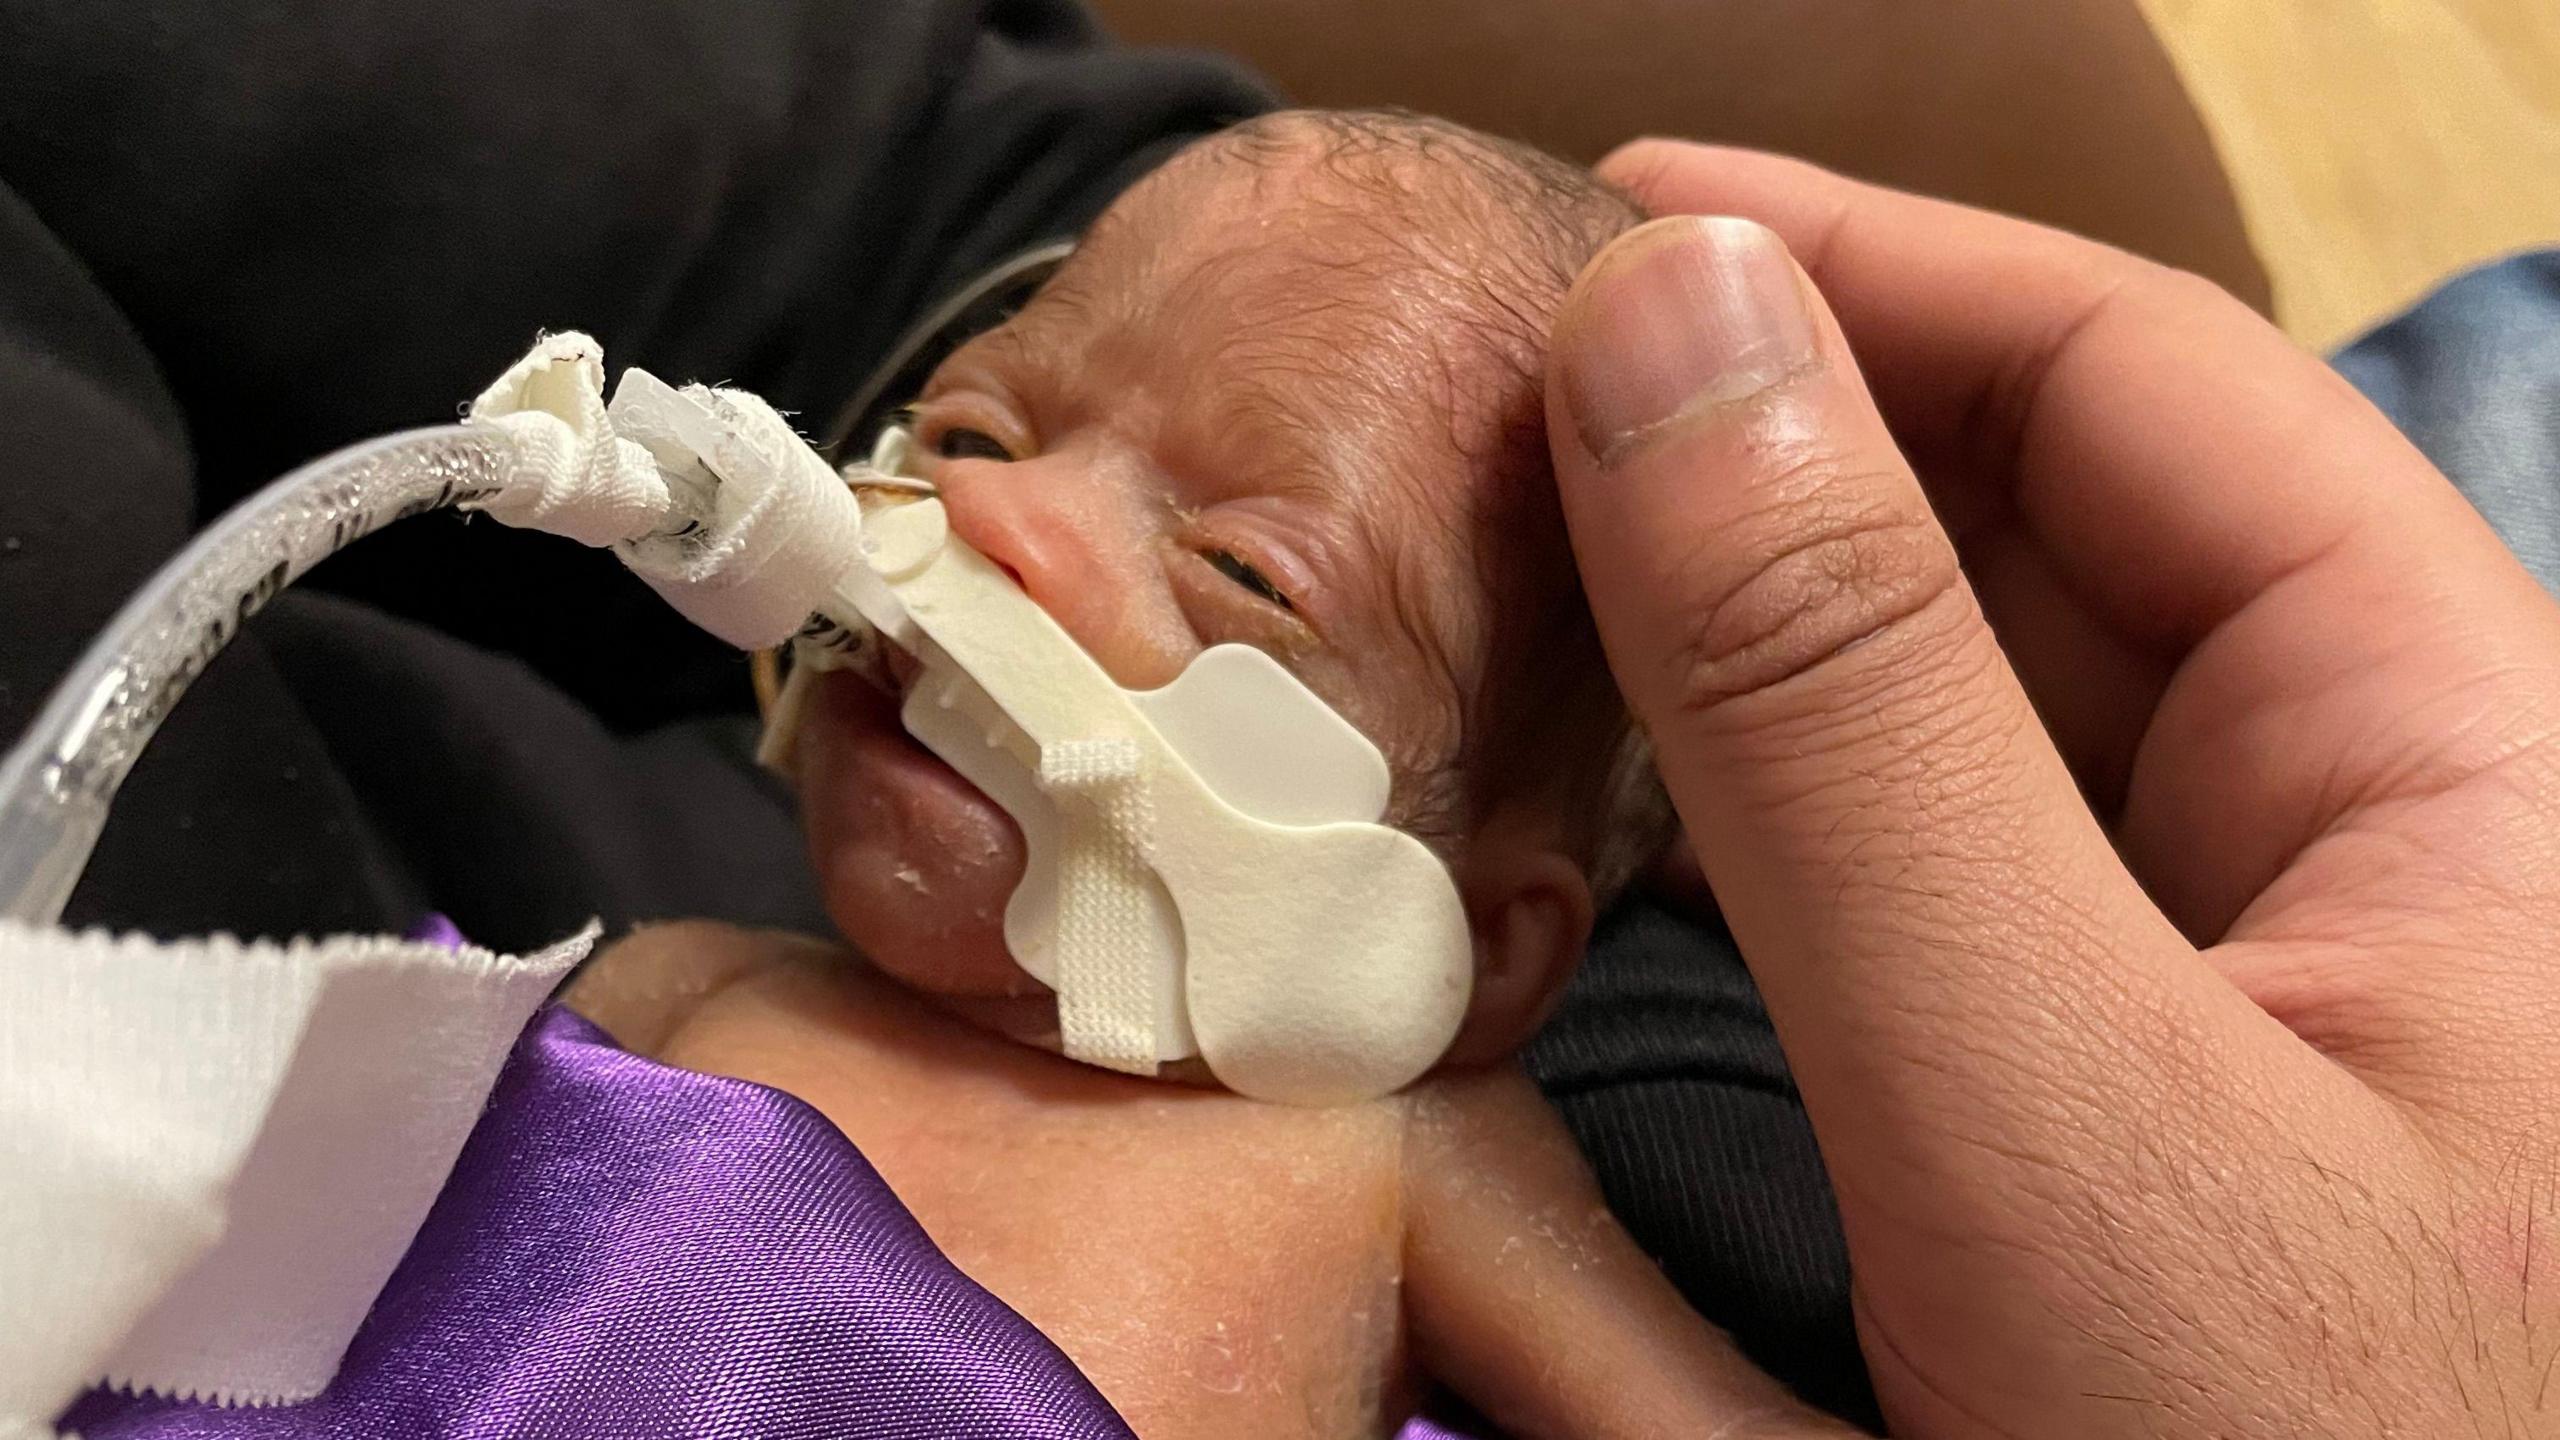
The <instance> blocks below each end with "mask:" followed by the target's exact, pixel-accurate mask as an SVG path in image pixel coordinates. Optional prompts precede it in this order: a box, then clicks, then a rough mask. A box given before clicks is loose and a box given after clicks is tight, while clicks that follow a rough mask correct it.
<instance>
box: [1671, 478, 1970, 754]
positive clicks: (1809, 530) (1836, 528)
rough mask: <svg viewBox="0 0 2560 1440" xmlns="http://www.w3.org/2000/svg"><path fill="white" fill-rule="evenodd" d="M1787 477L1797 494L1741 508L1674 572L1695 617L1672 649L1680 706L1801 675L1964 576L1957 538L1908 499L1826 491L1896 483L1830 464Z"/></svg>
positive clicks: (1893, 625)
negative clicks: (1754, 510) (1744, 513)
mask: <svg viewBox="0 0 2560 1440" xmlns="http://www.w3.org/2000/svg"><path fill="white" fill-rule="evenodd" d="M1808 479H1810V480H1811V481H1812V483H1806V482H1807V481H1808ZM1904 483H1905V484H1907V483H1908V482H1907V481H1906V482H1904ZM1784 488H1788V489H1792V490H1797V491H1800V492H1803V493H1804V498H1799V499H1790V500H1786V501H1783V502H1781V503H1779V504H1777V505H1775V506H1773V507H1771V508H1770V509H1767V510H1764V511H1762V512H1760V513H1758V514H1756V515H1752V516H1749V517H1746V518H1745V519H1744V520H1742V521H1741V522H1739V523H1738V524H1737V525H1736V527H1735V530H1736V531H1737V532H1738V533H1732V534H1728V535H1726V536H1724V537H1722V539H1723V542H1724V543H1719V544H1716V545H1714V546H1712V547H1706V548H1701V549H1700V550H1699V551H1697V552H1695V553H1693V554H1692V555H1691V556H1690V557H1689V560H1688V564H1687V567H1686V568H1687V569H1688V571H1689V572H1690V573H1689V574H1688V575H1686V576H1685V577H1682V579H1681V581H1680V582H1679V583H1680V589H1681V591H1682V592H1684V593H1685V595H1686V596H1687V597H1688V599H1689V602H1690V603H1689V605H1688V608H1687V612H1686V613H1687V614H1688V615H1689V616H1690V617H1691V618H1690V621H1689V624H1688V626H1687V627H1686V630H1685V632H1684V633H1683V634H1682V635H1681V636H1680V639H1679V643H1678V644H1677V645H1676V647H1675V650H1674V653H1673V655H1672V657H1671V676H1670V682H1671V686H1672V691H1673V697H1672V703H1673V705H1674V707H1675V708H1676V709H1678V710H1680V711H1684V712H1689V713H1693V714H1697V713H1705V712H1709V711H1715V710H1719V709H1721V708H1723V707H1725V706H1727V705H1729V704H1730V703H1731V702H1733V701H1734V700H1736V699H1738V698H1740V697H1743V696H1747V695H1753V694H1760V693H1765V692H1768V691H1771V690H1774V689H1777V688H1779V687H1782V686H1790V685H1803V684H1806V683H1809V682H1811V681H1812V680H1813V679H1814V678H1815V677H1816V676H1817V675H1819V674H1820V673H1821V672H1824V671H1825V670H1827V669H1834V668H1837V667H1836V665H1835V663H1834V662H1837V661H1839V660H1840V659H1842V657H1844V656H1847V655H1849V654H1850V653H1852V652H1855V651H1857V650H1859V649H1861V648H1863V647H1866V646H1868V645H1870V644H1872V643H1873V642H1874V641H1876V640H1877V639H1878V638H1880V637H1882V636H1884V635H1887V634H1889V633H1891V632H1893V631H1894V630H1896V629H1897V628H1898V627H1904V626H1907V625H1908V624H1909V623H1910V622H1912V621H1913V620H1914V619H1915V617H1917V616H1919V615H1921V614H1922V613H1923V612H1924V611H1927V610H1928V609H1930V608H1931V607H1932V606H1933V605H1934V604H1936V603H1937V602H1938V601H1939V600H1940V599H1941V598H1942V597H1944V596H1946V595H1948V594H1950V593H1952V592H1955V591H1957V590H1958V589H1959V588H1960V586H1961V584H1962V574H1961V571H1960V570H1959V569H1958V568H1957V564H1956V558H1955V552H1954V549H1953V548H1952V547H1951V546H1950V545H1949V544H1948V542H1947V539H1946V537H1945V535H1944V534H1943V533H1942V532H1941V531H1940V530H1939V529H1938V527H1937V525H1936V522H1935V521H1934V520H1933V519H1932V518H1931V517H1930V516H1929V515H1928V513H1927V512H1926V510H1925V508H1924V507H1921V506H1920V505H1919V504H1917V502H1916V501H1911V502H1904V501H1900V500H1896V499H1886V500H1870V501H1867V502H1865V503H1856V502H1852V503H1845V504H1844V503H1842V502H1841V501H1840V500H1839V499H1837V498H1828V497H1838V496H1843V495H1851V496H1854V495H1859V494H1861V493H1863V494H1866V495H1869V496H1872V495H1875V494H1876V493H1877V492H1878V491H1881V490H1887V489H1890V488H1892V487H1890V486H1888V485H1886V484H1884V483H1882V482H1881V481H1880V480H1879V479H1877V478H1875V477H1867V476H1861V475H1856V474H1840V473H1838V472H1833V471H1826V472H1825V473H1823V474H1820V475H1818V476H1812V477H1807V476H1804V475H1801V474H1800V475H1798V476H1796V477H1794V483H1791V484H1790V485H1788V486H1786V487H1784Z"/></svg>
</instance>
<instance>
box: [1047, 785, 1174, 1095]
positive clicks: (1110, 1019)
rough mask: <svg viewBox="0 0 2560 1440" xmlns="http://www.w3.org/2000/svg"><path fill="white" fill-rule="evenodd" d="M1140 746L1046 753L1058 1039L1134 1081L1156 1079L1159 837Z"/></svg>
mask: <svg viewBox="0 0 2560 1440" xmlns="http://www.w3.org/2000/svg"><path fill="white" fill-rule="evenodd" d="M1143 759H1144V753H1143V752H1142V751H1141V750H1140V749H1139V747H1138V743H1137V742H1136V741H1134V740H1126V739H1116V740H1068V741H1061V742H1058V743H1055V744H1050V745H1044V746H1042V747H1041V748H1040V777H1039V778H1040V788H1041V789H1043V790H1045V791H1047V792H1049V795H1050V797H1051V798H1052V799H1053V800H1055V801H1056V802H1057V805H1058V820H1059V824H1060V826H1061V827H1062V828H1063V829H1064V831H1065V832H1066V833H1065V836H1064V838H1065V840H1066V843H1065V844H1064V845H1063V846H1062V847H1061V850H1060V858H1059V864H1058V932H1057V934H1058V939H1057V959H1056V962H1055V963H1056V966H1057V976H1058V986H1057V990H1058V1039H1059V1044H1060V1046H1061V1047H1062V1048H1063V1049H1065V1051H1066V1052H1067V1053H1068V1054H1069V1055H1072V1056H1074V1057H1075V1058H1076V1059H1078V1060H1082V1061H1085V1062H1086V1063H1088V1064H1092V1065H1100V1066H1103V1067H1105V1068H1108V1069H1112V1070H1121V1071H1126V1072H1128V1073H1130V1074H1133V1075H1152V1074H1154V1073H1155V1069H1156V1033H1155V1032H1156V1010H1157V996H1156V993H1155V987H1156V983H1157V976H1156V972H1155V969H1154V967H1153V966H1152V965H1151V964H1150V963H1149V955H1150V947H1149V943H1148V942H1149V926H1150V921H1149V918H1148V914H1147V908H1146V900H1145V896H1146V894H1147V890H1148V887H1149V886H1151V885H1152V884H1153V880H1152V878H1151V877H1150V875H1149V873H1148V864H1147V851H1148V847H1149V846H1150V844H1151V843H1152V838H1153V834H1154V829H1155V813H1154V810H1153V808H1152V807H1151V806H1150V805H1149V803H1148V798H1147V787H1146V780H1145V777H1144V775H1143V774H1141V763H1142V761H1143Z"/></svg>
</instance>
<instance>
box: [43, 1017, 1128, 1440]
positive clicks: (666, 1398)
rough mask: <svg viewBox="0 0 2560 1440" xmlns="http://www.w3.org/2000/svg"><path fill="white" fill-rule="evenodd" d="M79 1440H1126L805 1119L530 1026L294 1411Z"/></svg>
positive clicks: (787, 1107) (559, 1020) (752, 1095)
mask: <svg viewBox="0 0 2560 1440" xmlns="http://www.w3.org/2000/svg"><path fill="white" fill-rule="evenodd" d="M63 1423H64V1424H65V1425H66V1426H67V1427H70V1428H74V1429H76V1430H77V1431H79V1433H81V1434H83V1435H85V1436H87V1437H89V1440H140V1437H148V1440H199V1437H201V1440H217V1437H220V1440H233V1437H251V1436H255V1437H262V1440H322V1437H328V1440H338V1437H345V1440H494V1437H499V1436H507V1437H529V1440H653V1437H659V1436H667V1437H674V1436H685V1437H692V1440H749V1437H754V1440H797V1437H808V1440H839V1437H847V1436H879V1437H884V1440H885V1437H896V1440H938V1437H950V1440H964V1437H970V1440H974V1437H998V1436H1001V1437H1007V1440H1012V1437H1025V1440H1106V1437H1107V1440H1131V1437H1130V1435H1129V1430H1128V1427H1127V1426H1125V1425H1123V1424H1122V1423H1121V1422H1120V1420H1119V1418H1118V1417H1117V1416H1116V1415H1114V1414H1113V1413H1112V1410H1111V1407H1110V1406H1109V1405H1108V1404H1106V1403H1105V1402H1104V1401H1103V1399H1102V1397H1101V1395H1100V1394H1098V1393H1097V1392H1096V1391H1095V1390H1094V1388H1093V1386H1092V1385H1091V1383H1090V1382H1088V1381H1087V1380H1086V1379H1085V1378H1084V1377H1083V1376H1082V1375H1081V1374H1079V1373H1077V1371H1076V1369H1075V1367H1074V1366H1073V1365H1071V1364H1070V1363H1068V1361H1067V1358H1066V1357H1065V1356H1064V1355H1062V1354H1060V1353H1059V1352H1058V1350H1057V1348H1056V1347H1055V1346H1053V1345H1051V1344H1050V1343H1049V1342H1048V1340H1047V1339H1046V1338H1044V1337H1043V1336H1042V1335H1041V1334H1040V1333H1039V1332H1038V1331H1036V1330H1034V1329H1032V1328H1031V1326H1030V1324H1029V1323H1028V1322H1026V1321H1024V1320H1023V1319H1022V1318H1021V1317H1020V1316H1018V1315H1016V1314H1014V1313H1013V1312H1012V1311H1011V1310H1009V1309H1007V1308H1006V1307H1005V1306H1004V1305H1003V1304H1002V1303H1001V1302H999V1301H997V1300H996V1299H995V1298H994V1297H993V1296H991V1295H989V1294H987V1293H986V1292H985V1291H984V1290H981V1289H979V1288H978V1287H977V1286H976V1285H975V1284H973V1283H971V1282H970V1281H969V1279H968V1278H967V1277H965V1276H963V1275H962V1274H961V1273H960V1272H959V1271H958V1270H956V1269H954V1268H952V1265H951V1262H950V1261H948V1260H946V1259H944V1258H943V1256H942V1253H941V1252H940V1251H938V1250H936V1249H935V1248H934V1246H933V1243H932V1242H931V1241H930V1240H927V1239H926V1238H925V1234H924V1231H923V1230H922V1229H920V1228H919V1227H918V1226H917V1225H916V1222H915V1219H914V1217H912V1216H910V1215H909V1214H908V1213H907V1211H906V1208H905V1207H904V1206H902V1205H900V1204H899V1203H898V1200H897V1197H895V1196H894V1195H891V1194H890V1193H889V1187H888V1186H887V1185H885V1184H883V1183H881V1180H880V1177H879V1175H878V1174H877V1173H876V1172H874V1171H873V1170H872V1168H871V1167H870V1166H869V1165H868V1164H866V1163H865V1162H864V1161H863V1159H862V1156H861V1155H860V1154H858V1153H857V1152H856V1151H855V1150H854V1148H853V1146H852V1145H851V1144H849V1143H847V1142H846V1140H845V1138H844V1136H843V1135H842V1134H840V1133H839V1132H838V1131H837V1130H836V1129H835V1127H834V1126H832V1125H830V1124H829V1123H828V1122H827V1121H826V1120H825V1119H824V1118H823V1117H821V1116H820V1115H819V1114H818V1113H817V1112H816V1111H814V1110H811V1109H810V1108H809V1107H808V1106H806V1105H803V1104H801V1103H800V1102H799V1101H797V1100H794V1099H792V1098H790V1097H789V1096H787V1095H783V1094H781V1093H779V1092H777V1091H773V1090H769V1089H766V1088H764V1087H762V1086H759V1085H750V1084H746V1083H744V1082H742V1081H734V1080H719V1079H713V1078H710V1077H707V1076H702V1075H694V1074H689V1073H687V1072H684V1071H679V1070H672V1069H669V1068H667V1067H665V1066H662V1065H657V1064H654V1063H652V1062H650V1061H647V1060H642V1059H639V1058H638V1057H636V1056H632V1055H629V1054H626V1053H624V1052H623V1051H621V1050H619V1049H616V1048H615V1047H614V1045H613V1043H612V1041H610V1040H608V1039H607V1038H606V1037H605V1036H604V1034H603V1032H601V1031H599V1030H597V1029H596V1028H595V1027H594V1026H592V1025H589V1024H588V1023H586V1022H585V1021H584V1020H581V1019H579V1018H578V1017H576V1016H574V1015H572V1014H570V1013H568V1012H567V1011H565V1010H557V1009H554V1010H551V1011H548V1012H546V1013H545V1014H544V1015H542V1016H540V1017H538V1018H537V1019H536V1020H535V1022H534V1024H533V1026H532V1027H531V1028H529V1029H528V1030H527V1031H526V1032H525V1038H524V1039H523V1041H522V1042H521V1043H519V1045H518V1046H517V1049H516V1053H515V1055H514V1057H513V1058H512V1059H511V1060H510V1061H509V1062H508V1064H507V1068H506V1070H505V1071H504V1072H503V1073H502V1074H501V1075H500V1076H499V1079H498V1084H497V1088H496V1090H495V1091H494V1092H493V1093H492V1094H491V1096H490V1101H489V1113H488V1114H487V1115H486V1116H485V1117H483V1119H482V1120H481V1122H480V1125H479V1127H478V1128H477V1129H476V1130H474V1131H473V1132H472V1136H471V1140H470V1142H469V1143H468V1144H467V1145H466V1146H464V1148H463V1151H462V1155H461V1158H460V1159H459V1160H458V1161H457V1162H456V1163H455V1166H454V1172H453V1177H452V1179H451V1180H450V1181H448V1182H447V1183H446V1186H445V1189H444V1193H443V1195H442V1196H441V1197H440V1198H439V1199H438V1200H437V1201H436V1205H435V1208H434V1210H433V1211H431V1212H430V1213H429V1215H428V1217H427V1221H426V1224H425V1226H424V1227H423V1228H421V1229H420V1230H419V1232H418V1238H417V1241H416V1243H414V1244H413V1245H412V1246H411V1247H410V1249H409V1253H408V1256H407V1258H405V1259H404V1260H402V1261H401V1263H400V1266H399V1268H398V1269H397V1270H396V1271H394V1272H393V1273H392V1276H391V1279H390V1281H389V1282H388V1283H387V1284H386V1285H385V1286H384V1287H383V1292H382V1296H381V1298H380V1299H379V1300H378V1301H376V1302H375V1304H374V1308H373V1312H372V1314H371V1315H370V1316H369V1317H367V1319H366V1320H365V1323H364V1326H363V1328H362V1329H360V1330H358V1331H357V1332H356V1336H355V1340H354V1343H353V1344H352V1345H350V1346H349V1348H348V1350H347V1359H346V1364H345V1366H344V1367H343V1368H342V1369H341V1370H340V1371H339V1374H338V1378H337V1381H336V1382H335V1383H334V1384H332V1385H331V1386H330V1387H329V1389H328V1390H327V1391H326V1392H324V1393H323V1394H321V1395H320V1396H319V1397H318V1398H316V1399H313V1400H310V1401H307V1402H304V1403H302V1404H299V1405H283V1406H274V1407H266V1408H257V1409H228V1410H226V1409H219V1408H214V1407H209V1406H201V1405H189V1404H183V1403H179V1402H175V1401H167V1400H156V1399H137V1398H134V1397H131V1396H125V1395H116V1394H107V1393H92V1394H90V1395H88V1396H86V1397H84V1398H83V1399H82V1400H81V1401H80V1402H79V1403H78V1404H76V1405H74V1406H73V1407H72V1408H71V1411H70V1413H68V1414H67V1415H65V1416H64V1417H63Z"/></svg>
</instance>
